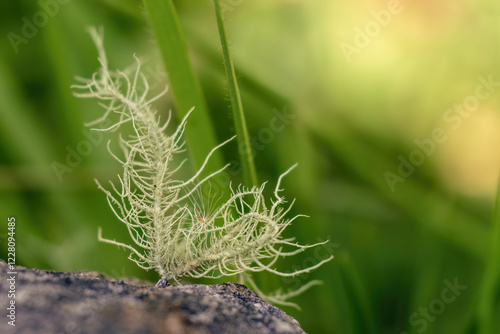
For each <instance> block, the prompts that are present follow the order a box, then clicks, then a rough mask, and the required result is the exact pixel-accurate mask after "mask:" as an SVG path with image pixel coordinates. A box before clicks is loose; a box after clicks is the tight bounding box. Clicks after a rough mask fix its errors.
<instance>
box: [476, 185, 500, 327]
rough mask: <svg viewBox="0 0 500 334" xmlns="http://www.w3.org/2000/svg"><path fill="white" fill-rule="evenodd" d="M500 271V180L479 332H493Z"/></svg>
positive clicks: (479, 307)
mask: <svg viewBox="0 0 500 334" xmlns="http://www.w3.org/2000/svg"><path fill="white" fill-rule="evenodd" d="M499 273H500V182H499V183H498V188H497V196H496V203H495V210H494V213H493V224H492V226H491V239H490V253H489V259H488V262H487V263H486V268H485V270H484V276H483V279H482V282H481V285H480V288H479V297H478V298H479V299H478V304H477V322H478V327H479V328H478V329H479V331H478V333H479V334H490V333H493V331H492V328H493V312H494V309H495V296H496V291H497V288H498V277H499Z"/></svg>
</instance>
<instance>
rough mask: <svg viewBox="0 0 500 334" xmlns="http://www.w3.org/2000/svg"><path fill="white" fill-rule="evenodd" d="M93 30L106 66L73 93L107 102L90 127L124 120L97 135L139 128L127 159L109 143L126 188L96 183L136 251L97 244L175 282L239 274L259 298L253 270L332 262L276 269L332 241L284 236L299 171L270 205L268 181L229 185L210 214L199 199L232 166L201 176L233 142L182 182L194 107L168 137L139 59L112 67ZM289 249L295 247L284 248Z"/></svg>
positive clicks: (126, 146)
mask: <svg viewBox="0 0 500 334" xmlns="http://www.w3.org/2000/svg"><path fill="white" fill-rule="evenodd" d="M90 33H91V36H92V38H93V39H94V42H95V44H96V46H97V49H98V52H99V61H100V63H101V68H100V70H99V71H98V72H96V73H95V74H94V75H93V76H92V78H91V79H79V80H80V81H81V82H82V83H83V84H81V85H75V86H74V87H75V88H76V89H78V90H79V92H77V93H75V95H76V96H78V97H86V98H97V99H99V100H103V101H105V104H102V105H103V106H104V107H105V108H106V112H105V113H104V115H103V116H102V117H101V118H99V119H98V120H96V121H94V122H92V123H91V124H89V125H92V124H98V123H100V122H103V121H105V120H106V119H108V118H109V117H110V116H111V115H113V114H117V115H118V121H116V122H115V123H114V124H113V125H112V126H110V127H108V128H105V129H94V130H96V131H115V130H117V129H118V128H119V127H120V126H121V125H123V124H125V123H129V124H131V125H132V128H133V134H132V135H131V136H129V137H128V138H127V139H124V138H122V137H121V136H120V146H121V148H122V150H123V153H124V158H123V159H120V158H119V157H118V156H117V155H115V154H114V153H113V152H111V150H110V149H109V142H108V150H109V151H110V153H111V154H112V156H113V157H114V158H115V159H116V160H117V161H119V162H120V164H121V165H122V166H123V175H122V176H121V177H120V176H119V180H120V187H118V188H117V187H116V186H115V185H114V184H113V183H111V182H110V187H111V191H110V190H108V189H106V188H104V187H103V186H102V185H101V184H100V183H99V182H98V181H97V180H96V182H97V184H98V187H99V189H101V190H102V191H103V192H104V193H105V194H106V196H107V200H108V202H109V205H110V207H111V208H112V210H113V212H114V213H115V214H116V216H117V217H118V219H119V220H120V221H121V222H122V223H124V224H125V226H126V227H127V229H128V231H129V233H130V236H131V237H132V239H133V241H134V242H135V244H136V246H135V247H132V246H130V245H127V244H125V243H121V242H117V241H115V240H109V239H105V238H103V237H102V234H101V229H100V228H99V232H98V239H99V241H103V242H106V243H110V244H113V245H116V246H121V247H124V248H126V249H128V250H130V251H131V253H130V256H129V258H130V259H131V260H132V261H134V262H135V263H137V265H138V266H139V267H141V268H143V269H146V270H149V269H154V270H156V271H157V272H158V274H159V275H160V276H161V277H162V278H166V279H173V280H175V281H177V279H178V278H179V277H182V276H190V277H195V278H196V277H212V278H217V277H221V276H233V275H237V274H241V277H243V278H244V279H245V280H246V281H248V282H249V283H250V284H251V285H252V286H253V287H254V289H256V290H257V291H258V292H259V293H260V290H259V289H258V288H257V286H256V285H255V283H254V282H253V281H252V280H251V278H250V275H249V274H248V272H261V271H268V272H271V273H274V274H277V275H280V276H296V275H300V274H303V273H307V272H309V271H311V270H313V269H315V268H318V267H319V266H321V265H322V264H324V263H325V262H327V261H330V260H331V259H332V258H333V255H332V256H330V257H328V258H326V259H324V260H322V261H320V262H318V263H317V264H316V265H313V266H311V267H308V268H304V269H301V270H296V271H294V272H291V273H287V272H281V271H278V270H277V269H275V268H274V265H275V263H276V261H277V260H278V259H279V258H280V257H283V256H292V255H295V254H297V253H299V252H302V251H304V250H305V249H307V248H311V247H315V246H318V245H321V244H323V243H326V242H327V241H325V242H323V243H317V244H314V245H308V246H303V245H299V244H298V243H295V242H294V238H284V237H283V236H282V233H283V231H284V230H285V229H286V227H287V226H289V225H290V224H291V223H292V221H294V220H295V219H296V218H297V217H299V216H300V215H298V216H295V217H292V218H287V217H286V216H287V214H288V212H289V211H290V209H291V205H289V206H285V203H286V202H285V199H284V198H283V197H282V196H281V195H280V192H281V190H282V189H280V184H281V181H282V179H283V177H284V176H285V175H287V174H288V173H289V172H290V171H291V170H292V168H294V167H295V166H293V167H292V168H290V169H289V170H287V171H286V172H285V173H283V174H282V175H281V176H280V177H279V179H278V182H277V185H276V188H275V190H274V199H271V200H270V204H266V202H267V201H266V200H265V198H264V195H263V191H264V186H265V184H263V185H262V186H260V187H252V188H246V187H242V186H240V187H237V188H230V189H231V195H230V198H229V199H228V200H226V201H225V202H224V203H222V204H221V205H220V206H219V207H216V208H212V210H211V212H209V213H207V212H206V210H205V206H204V205H203V203H202V202H200V200H201V199H200V198H199V196H195V195H196V194H197V193H198V192H199V190H200V186H201V185H202V184H204V183H207V182H209V180H210V179H211V178H212V177H213V176H214V175H216V174H218V173H221V172H222V171H223V170H224V169H225V168H226V167H227V166H225V167H224V168H222V169H220V170H218V171H216V172H213V173H212V174H210V175H208V176H206V177H204V178H202V179H201V180H199V177H200V175H201V174H202V172H203V170H204V168H205V166H206V164H207V162H208V160H209V158H210V156H211V155H212V154H213V152H214V151H215V150H217V149H219V148H220V147H221V146H223V145H225V144H226V143H227V142H228V141H230V140H231V139H232V138H231V139H229V140H227V141H225V142H223V143H222V144H220V145H218V146H217V147H215V148H214V149H213V150H212V151H211V152H210V153H209V154H208V156H207V157H206V159H205V161H204V163H203V164H202V166H201V168H200V169H199V170H198V172H196V173H195V174H194V175H193V176H192V177H191V178H190V179H188V180H187V181H179V180H177V179H176V178H175V172H176V171H177V170H179V168H180V167H181V166H182V164H183V162H184V161H182V162H180V163H177V161H176V159H175V158H176V156H177V154H178V153H180V152H181V151H182V150H183V145H184V142H183V140H182V135H183V132H184V129H185V126H186V122H187V118H188V116H189V114H190V113H191V112H192V110H191V111H189V113H188V114H187V115H186V117H185V118H184V119H183V120H182V121H181V122H180V124H179V125H178V127H177V130H176V131H175V132H174V133H173V134H171V135H168V134H166V133H165V130H166V128H167V125H168V123H169V121H166V122H164V123H163V124H162V123H161V122H160V118H159V117H158V116H157V112H156V111H155V110H154V109H153V107H152V103H153V101H155V100H156V99H158V98H159V97H160V96H161V95H163V93H162V94H160V95H159V96H156V97H154V98H151V99H147V95H148V92H149V88H148V82H147V80H146V78H145V76H144V75H143V74H142V73H141V70H140V62H139V60H138V59H137V58H136V60H137V67H136V69H135V70H134V71H132V73H124V72H121V71H111V70H109V68H108V63H107V60H106V55H105V52H104V47H103V39H102V34H100V33H98V32H97V30H95V29H91V30H90ZM139 86H140V87H141V88H139ZM82 90H83V92H82ZM169 119H170V118H169ZM233 138H234V137H233ZM292 204H293V202H292ZM284 247H287V248H291V250H289V251H284V250H283V248H284ZM317 283H318V282H317V281H312V282H309V283H308V284H306V285H304V286H303V287H302V288H300V289H298V290H297V291H294V292H291V293H287V294H277V295H275V296H267V299H268V300H269V301H271V302H275V303H280V304H286V305H293V304H291V303H288V302H286V301H285V300H286V299H287V298H289V297H293V296H295V295H297V294H298V293H300V292H302V291H304V290H305V289H307V288H308V287H310V286H312V285H314V284H317ZM261 294H262V293H261Z"/></svg>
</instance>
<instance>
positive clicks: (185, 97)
mask: <svg viewBox="0 0 500 334" xmlns="http://www.w3.org/2000/svg"><path fill="white" fill-rule="evenodd" d="M144 5H145V7H146V11H147V13H148V16H149V20H150V23H151V26H152V28H153V30H154V33H155V36H156V39H157V41H158V46H159V48H160V51H161V54H162V57H163V62H164V64H165V67H166V70H167V72H168V76H169V81H170V88H171V89H172V92H173V95H174V100H175V104H176V106H177V111H176V112H177V115H178V116H179V118H182V117H184V115H186V113H187V112H188V111H189V110H190V109H191V108H192V107H195V111H194V112H193V113H192V114H191V116H190V117H189V120H188V122H189V124H188V126H187V127H186V131H185V137H186V141H187V144H188V146H189V152H190V154H191V158H192V159H193V162H194V165H195V166H197V167H199V166H201V164H202V163H203V161H204V159H205V157H206V155H207V153H208V152H210V150H211V149H212V148H213V147H215V146H216V145H217V142H218V141H217V140H216V136H215V131H214V128H213V126H212V122H211V119H210V116H209V113H208V108H207V105H206V101H205V98H204V96H203V92H202V90H201V86H200V83H199V81H198V78H197V77H196V75H195V72H194V70H193V67H192V66H191V62H190V60H189V54H188V49H187V46H186V42H185V39H184V35H183V33H182V31H181V28H180V24H179V20H178V17H177V13H176V11H175V7H174V5H173V3H172V0H144ZM221 166H222V156H221V154H220V152H215V154H214V155H213V156H212V158H211V159H210V161H209V164H208V166H207V169H206V170H207V171H213V170H215V169H217V168H220V167H221Z"/></svg>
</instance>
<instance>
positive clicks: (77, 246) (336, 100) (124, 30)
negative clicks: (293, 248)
mask: <svg viewBox="0 0 500 334" xmlns="http://www.w3.org/2000/svg"><path fill="white" fill-rule="evenodd" d="M220 3H221V9H222V12H223V15H224V17H225V19H226V29H227V32H228V38H229V41H230V45H229V46H230V48H231V53H232V56H233V60H234V65H235V69H236V73H237V75H238V81H239V86H240V91H241V96H242V101H243V105H244V107H245V111H246V121H247V125H248V131H249V135H250V141H251V143H252V145H253V148H254V153H255V155H254V160H255V164H256V167H257V173H258V178H259V179H260V180H269V181H270V184H271V185H272V184H274V182H276V180H277V176H278V175H279V174H280V173H281V172H283V171H284V170H286V169H287V168H288V167H289V166H290V165H292V164H293V163H294V162H298V163H299V168H298V169H296V170H295V171H294V172H293V173H292V174H291V175H290V176H289V177H287V179H286V180H285V183H284V185H285V189H286V195H287V197H288V198H294V197H296V198H297V202H296V205H295V207H294V211H295V213H303V214H307V215H309V216H310V218H308V219H300V220H298V221H296V223H295V224H294V225H293V226H292V227H291V228H290V231H288V233H289V235H290V236H296V238H297V240H298V241H300V243H303V244H304V243H313V242H316V241H318V240H324V239H329V240H330V241H331V243H330V244H329V245H328V247H327V248H325V249H322V251H323V252H324V253H322V252H318V253H314V252H312V253H304V254H300V255H298V256H296V257H294V258H293V259H286V260H283V261H281V262H280V263H279V264H278V265H279V266H280V267H281V268H294V266H305V265H308V264H311V262H312V261H314V262H317V258H318V257H321V256H323V255H326V254H327V253H328V252H330V253H331V252H333V253H334V254H335V255H336V258H335V259H334V260H333V261H332V262H330V263H328V264H327V265H325V266H323V267H322V268H320V269H319V270H316V271H315V272H313V273H311V274H310V275H304V276H301V277H299V278H296V279H281V278H276V277H273V276H272V275H269V276H268V275H264V274H263V275H259V276H258V277H257V279H258V280H259V282H264V283H265V287H266V288H267V289H276V288H282V289H283V290H287V289H291V288H294V287H295V285H297V284H299V283H301V282H305V280H306V279H307V280H309V279H321V280H323V282H324V284H323V285H322V286H320V287H315V288H313V289H311V290H310V291H308V292H307V293H305V294H304V295H302V296H300V297H298V298H297V300H295V301H296V302H297V303H298V304H299V305H301V307H302V311H300V312H299V311H296V310H294V309H285V311H287V312H288V313H289V314H291V315H292V316H294V317H295V318H296V319H298V320H299V322H300V323H301V325H302V327H303V328H304V330H305V331H306V332H310V333H400V332H408V333H421V332H425V333H484V334H487V333H495V329H496V328H499V326H500V298H499V295H500V294H499V289H498V287H499V284H498V283H499V280H498V278H499V266H498V261H499V258H500V253H499V249H500V248H499V247H498V245H499V243H500V240H499V238H500V234H499V232H498V231H499V226H500V225H499V221H500V218H499V217H500V213H498V211H497V213H496V215H494V214H493V212H494V210H493V209H494V202H495V201H494V200H495V191H496V189H497V185H496V180H497V177H498V170H499V164H498V162H499V156H500V152H499V147H500V138H499V134H500V131H499V130H500V114H499V110H498V106H499V102H500V100H499V94H498V92H497V91H493V92H492V94H491V95H490V96H489V97H488V98H487V99H484V100H481V101H480V103H479V105H478V106H476V107H474V108H472V109H473V111H472V112H470V113H467V112H463V113H462V114H460V113H458V111H456V112H455V111H451V112H450V113H449V114H448V115H452V114H453V113H455V114H453V115H455V116H456V115H459V116H460V125H458V123H454V124H455V125H457V126H456V127H453V124H452V123H450V122H448V121H447V119H446V117H445V115H446V113H447V111H448V110H450V108H451V109H452V110H453V108H454V107H455V106H454V105H455V104H461V103H465V102H466V101H468V100H467V98H468V97H470V96H474V94H475V90H476V87H477V86H478V85H479V84H480V83H481V82H480V80H479V79H478V77H483V78H488V77H492V78H493V80H494V81H496V80H497V79H498V80H500V74H499V71H498V70H499V68H500V67H499V56H500V54H499V52H498V51H499V48H498V45H499V43H500V40H499V36H500V19H499V18H498V13H499V9H500V4H498V3H497V2H494V1H491V0H480V1H472V0H463V1H458V2H457V1H451V0H447V1H442V2H435V1H434V2H433V1H431V0H425V1H418V2H415V1H414V2H401V3H400V5H399V6H400V7H398V10H397V13H395V14H392V13H391V11H390V10H391V8H392V7H390V6H392V5H390V3H391V1H389V2H386V1H375V2H369V1H361V0H359V1H356V2H355V3H352V4H351V3H349V4H347V3H343V2H340V1H329V0H313V1H305V0H304V1H300V0H298V1H290V0H277V1H264V0H257V1H245V0H221V1H220ZM354 4H356V6H353V5H354ZM175 6H176V9H177V13H178V15H179V22H180V26H181V29H182V32H183V34H184V37H185V39H186V42H187V46H188V49H189V55H190V60H191V63H192V64H193V68H194V73H195V75H196V77H197V79H198V80H199V81H200V83H201V87H202V90H203V93H204V99H205V100H206V104H207V107H208V111H209V114H210V118H211V121H212V124H213V131H214V132H215V134H216V137H217V141H219V142H220V141H222V140H224V139H226V138H229V137H230V136H232V135H233V134H234V133H235V129H234V125H233V124H234V123H233V120H232V113H231V111H230V102H229V100H228V94H227V91H226V81H225V80H226V79H225V72H224V67H223V63H222V54H221V51H220V40H219V36H218V33H217V24H216V21H215V14H214V10H213V4H212V1H209V0H205V1H200V0H192V1H183V2H181V1H177V2H175ZM0 13H1V14H0V32H1V35H2V36H3V37H2V39H1V40H0V138H1V144H0V220H3V222H4V223H2V224H0V242H1V245H2V247H1V249H0V255H1V257H2V258H6V253H7V252H6V245H5V244H6V243H5V241H6V231H7V218H8V217H10V216H14V217H16V221H17V229H16V239H17V264H19V265H24V266H27V267H34V268H45V269H52V270H59V271H70V270H98V271H102V272H104V273H107V274H109V275H112V276H116V277H123V276H134V277H140V278H144V279H148V280H151V281H154V280H156V279H157V277H155V273H153V272H144V271H141V270H140V269H139V268H137V267H136V266H135V265H134V264H133V263H132V262H130V261H128V260H127V258H126V255H127V253H126V252H122V251H119V250H117V249H116V248H115V247H110V246H109V245H106V244H98V243H97V232H96V231H97V226H102V227H103V230H104V231H108V233H112V237H114V238H116V239H117V240H123V241H126V240H128V234H127V231H126V229H124V228H123V226H122V225H121V224H119V222H118V221H117V219H116V218H115V217H114V216H113V214H112V212H111V211H110V209H109V207H108V206H107V203H106V201H105V200H104V195H103V194H102V193H101V192H99V191H97V188H96V186H95V183H94V181H93V179H94V178H98V179H99V180H106V179H114V178H115V177H116V174H117V173H119V172H120V171H119V166H118V165H117V164H115V163H114V162H113V160H112V158H111V157H110V156H109V154H108V153H107V151H106V142H107V141H108V139H111V140H112V141H116V138H114V137H112V136H103V137H101V136H99V135H96V134H95V133H94V134H89V132H88V131H87V130H88V129H86V128H85V127H84V126H83V123H84V122H85V121H90V120H93V119H95V118H97V117H98V116H99V115H100V114H101V113H102V110H101V109H100V108H99V107H97V106H96V105H95V104H94V103H93V102H92V101H82V100H77V99H76V98H74V97H73V96H72V92H71V89H70V85H71V84H73V83H75V80H74V76H75V75H79V76H84V77H88V76H89V75H90V74H91V73H93V72H94V71H95V70H96V68H97V66H98V64H97V59H96V57H97V55H96V52H95V49H94V47H93V45H92V42H91V40H90V38H89V36H88V34H87V33H86V27H87V26H90V25H95V26H103V27H104V31H105V44H106V49H107V51H108V56H109V58H110V64H111V67H114V68H124V67H126V66H128V65H129V64H132V63H133V58H132V55H133V54H134V53H136V54H137V55H138V56H139V57H140V58H141V59H144V60H145V63H146V65H145V70H146V72H147V75H148V77H149V79H150V81H151V84H152V85H153V86H154V90H157V91H160V90H161V89H162V88H163V87H164V86H165V85H167V83H168V78H167V74H166V72H165V70H164V67H163V62H162V58H161V56H160V50H159V47H158V45H157V44H156V43H157V42H156V40H155V36H154V34H153V32H152V30H151V28H150V25H149V22H148V18H147V15H146V13H145V11H144V7H143V5H142V3H141V1H138V0H137V1H136V0H127V1H117V0H91V1H83V0H67V1H62V0H45V1H44V0H41V1H40V2H36V1H3V2H2V3H1V4H0ZM44 13H45V14H44ZM387 13H389V14H387ZM44 17H45V18H46V20H44ZM374 22H375V23H374ZM367 29H368V30H367ZM370 29H371V30H370ZM14 34H15V35H14ZM343 43H346V44H349V45H351V46H353V47H355V48H356V52H355V53H352V54H350V55H349V56H347V57H346V53H345V49H343V48H342V45H343ZM356 43H357V44H356ZM344 45H345V44H344ZM497 89H498V88H497ZM168 95H169V96H167V98H165V99H162V100H160V101H158V104H157V107H158V109H159V111H160V113H161V114H162V115H166V114H167V112H168V110H169V109H171V108H175V105H174V99H173V96H172V95H171V94H170V93H169V94H168ZM469 100H470V99H469ZM183 112H186V111H185V110H184V111H181V113H183ZM207 126H208V125H207ZM188 127H189V124H188ZM438 128H439V129H441V130H443V131H444V134H445V136H446V140H444V141H443V142H442V143H436V142H434V143H433V144H432V145H431V144H428V145H430V146H427V149H428V150H429V154H425V153H422V155H421V156H422V157H424V159H423V160H424V161H423V162H422V164H418V166H413V167H414V168H413V169H414V170H413V171H412V172H411V173H408V174H411V175H407V176H405V177H402V180H404V182H396V183H394V185H393V187H392V188H391V186H390V184H389V183H388V182H387V178H386V175H387V174H386V172H391V173H394V175H399V174H398V168H400V166H401V159H400V156H401V157H402V158H403V159H405V160H406V161H410V158H411V154H412V153H414V152H416V151H418V150H420V151H422V150H423V149H422V148H420V147H419V146H418V144H417V143H416V142H415V141H416V140H417V141H418V142H426V143H429V141H428V139H429V138H432V133H433V131H434V130H435V129H438ZM193 136H194V137H193V138H194V139H197V140H199V141H200V142H203V141H204V140H206V138H204V137H203V135H201V136H199V138H196V134H194V135H193ZM85 143H90V145H86V144H85ZM190 144H191V145H193V143H190ZM236 146H237V145H235V144H233V145H232V146H231V145H230V146H228V147H227V148H226V149H225V150H224V151H223V153H224V157H223V161H238V159H239V156H238V150H237V147H236ZM431 148H432V149H431ZM69 152H73V153H72V155H71V154H70V153H69ZM74 152H76V153H74ZM68 154H70V155H71V156H68ZM413 157H414V158H415V157H416V155H415V154H414V156H413ZM68 159H69V160H68ZM54 162H57V163H60V164H61V166H62V165H65V166H67V167H68V168H69V169H68V170H64V171H65V172H64V173H61V172H59V176H58V173H56V172H55V171H54V168H53V163H54ZM69 170H71V171H69ZM60 171H61V170H60ZM185 173H186V175H188V174H189V170H186V171H185ZM235 174H237V175H233V178H232V181H233V183H240V182H241V181H242V175H241V173H239V174H238V173H235ZM400 177H401V176H400ZM270 188H272V187H270ZM306 276H308V277H306ZM455 281H458V282H459V284H461V285H465V286H466V287H467V288H466V289H465V290H463V291H460V292H459V293H460V294H456V295H454V296H455V297H456V298H455V299H454V300H453V301H452V302H449V303H448V302H443V301H445V299H446V297H451V296H452V294H450V289H448V290H446V291H445V289H446V288H447V284H453V282H455ZM200 282H204V283H210V282H213V281H203V280H202V281H200ZM443 296H445V298H443ZM446 300H449V299H446ZM441 306H442V307H441ZM425 309H429V310H428V311H427V312H429V313H428V314H426V313H425V312H426V311H425Z"/></svg>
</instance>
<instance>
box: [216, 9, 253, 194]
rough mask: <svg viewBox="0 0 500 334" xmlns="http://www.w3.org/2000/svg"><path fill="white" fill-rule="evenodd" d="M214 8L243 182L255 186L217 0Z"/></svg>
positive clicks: (237, 93) (251, 162)
mask: <svg viewBox="0 0 500 334" xmlns="http://www.w3.org/2000/svg"><path fill="white" fill-rule="evenodd" d="M213 1H214V7H215V15H216V18H217V27H218V29H219V37H220V42H221V46H222V55H223V59H224V68H225V70H226V76H227V82H228V90H229V97H230V98H231V109H232V111H233V117H234V125H235V128H236V134H237V136H238V137H237V140H238V148H239V153H240V160H241V165H242V168H243V181H244V183H245V184H246V185H247V186H255V185H257V184H258V180H257V172H256V170H255V164H254V161H253V155H252V147H251V145H250V139H249V137H248V130H247V125H246V122H245V113H244V112H243V104H242V103H241V96H240V91H239V88H238V81H237V80H236V73H235V70H234V65H233V61H232V59H231V54H230V52H229V46H228V42H227V35H226V28H225V26H224V19H223V17H222V12H221V8H220V4H219V0H213Z"/></svg>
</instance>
